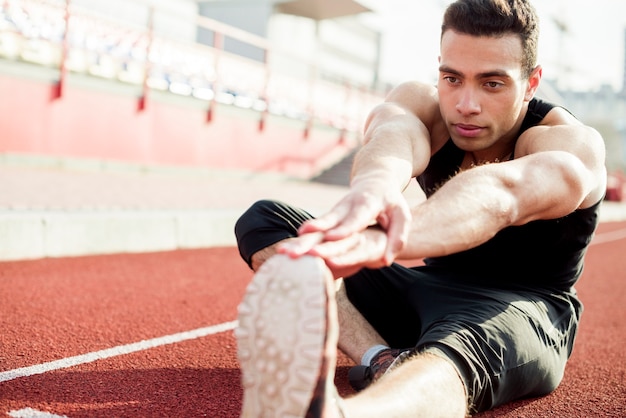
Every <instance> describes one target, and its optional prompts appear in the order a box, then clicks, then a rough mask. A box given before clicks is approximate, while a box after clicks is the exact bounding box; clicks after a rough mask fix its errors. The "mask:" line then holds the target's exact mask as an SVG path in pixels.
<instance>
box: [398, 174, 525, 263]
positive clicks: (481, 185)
mask: <svg viewBox="0 0 626 418" xmlns="http://www.w3.org/2000/svg"><path fill="white" fill-rule="evenodd" d="M477 174H478V173H477V172H475V173H471V172H470V171H467V172H464V173H461V174H459V175H457V176H456V177H454V178H453V179H451V180H450V181H448V182H447V183H446V184H445V186H443V187H441V189H439V190H438V191H437V192H436V193H435V194H433V195H432V196H431V197H430V198H429V199H428V200H426V201H424V202H423V203H420V204H418V205H416V206H414V207H413V208H412V210H411V213H412V222H411V229H410V232H409V238H408V242H407V244H406V246H405V247H404V249H403V251H402V252H401V253H400V255H399V257H398V258H401V259H416V258H424V257H436V256H443V255H448V254H452V253H455V252H459V251H463V250H467V249H470V248H473V247H476V246H478V245H480V244H482V243H484V242H486V241H487V240H489V239H491V238H492V237H493V236H494V235H495V234H496V233H497V232H498V231H500V230H501V229H503V228H504V227H506V226H509V225H511V224H512V222H513V219H515V217H516V211H517V206H516V203H515V200H514V199H513V197H512V195H511V193H510V190H508V187H507V186H506V185H505V184H503V183H502V182H501V180H499V179H498V178H496V177H490V176H479V175H477Z"/></svg>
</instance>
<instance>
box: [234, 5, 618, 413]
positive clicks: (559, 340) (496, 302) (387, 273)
mask: <svg viewBox="0 0 626 418" xmlns="http://www.w3.org/2000/svg"><path fill="white" fill-rule="evenodd" d="M537 40H538V22H537V16H536V13H535V11H534V9H533V7H532V6H531V4H530V3H529V2H528V1H527V0H458V1H456V2H454V3H452V4H451V5H450V6H449V7H448V8H447V10H446V12H445V15H444V19H443V25H442V34H441V55H440V59H439V80H438V84H437V87H436V88H435V87H432V86H430V85H425V84H420V83H406V84H403V85H401V86H399V87H397V88H396V89H395V90H393V91H392V92H391V93H390V94H389V96H388V98H387V99H386V101H385V103H383V104H381V105H380V106H378V107H377V108H375V109H374V110H373V111H372V112H371V114H370V116H369V118H368V120H367V123H366V126H365V139H364V145H363V147H362V148H361V149H360V150H359V152H358V154H357V155H356V158H355V161H354V166H353V170H352V176H351V185H350V190H349V192H348V193H347V195H346V196H345V197H344V198H343V199H342V200H340V201H339V202H338V203H337V204H336V205H335V206H334V208H333V209H332V210H330V211H329V212H328V213H326V214H325V215H323V216H321V217H319V218H317V219H313V218H312V217H311V216H310V215H309V214H308V213H306V212H305V211H303V210H301V209H297V208H293V207H290V206H289V205H286V204H284V203H280V202H272V201H260V202H257V203H256V204H255V205H253V206H252V207H251V208H250V209H249V210H248V211H247V212H246V213H245V214H244V215H243V216H242V217H241V218H240V219H239V221H238V223H237V225H236V227H235V232H236V235H237V238H238V244H239V249H240V252H241V255H242V257H243V258H244V260H245V261H246V262H247V263H248V264H249V265H250V266H251V268H252V269H253V270H255V271H256V274H255V277H254V279H253V281H252V283H251V284H250V286H249V288H248V291H247V293H246V296H245V297H244V300H243V302H242V304H241V305H240V314H239V319H240V325H239V329H238V330H237V339H238V344H239V358H240V362H241V365H242V371H243V385H244V391H245V394H244V402H243V411H242V416H243V417H292V416H295V417H304V416H306V417H327V418H338V417H344V418H355V417H356V418H366V417H375V418H380V417H428V418H433V417H463V416H465V415H466V414H469V413H474V412H476V411H483V410H487V409H490V408H493V407H495V406H498V405H501V404H503V403H505V402H509V401H511V400H514V399H518V398H523V397H531V396H541V395H545V394H548V393H550V392H551V391H552V390H554V389H555V388H556V387H557V385H558V384H559V382H560V381H561V379H562V377H563V371H564V368H565V364H566V361H567V359H568V357H569V356H570V354H571V351H572V346H573V343H574V338H575V334H576V329H577V325H578V322H579V318H580V315H581V311H582V305H581V303H580V301H579V300H578V298H577V296H576V291H575V290H574V287H573V286H574V284H575V283H576V281H577V280H578V278H579V277H580V274H581V272H582V268H583V257H584V255H585V251H586V249H587V246H588V244H589V242H590V240H591V238H592V236H593V233H594V231H595V228H596V225H597V218H598V209H599V205H600V203H601V201H602V198H603V195H604V193H605V187H606V169H605V166H604V158H605V151H604V144H603V140H602V138H601V137H600V135H599V134H598V133H597V132H596V131H595V130H593V129H591V128H589V127H587V126H585V125H583V124H582V123H580V122H579V121H578V120H577V119H575V118H574V117H573V116H572V115H571V114H569V113H568V112H567V111H565V110H564V109H562V108H559V107H556V106H554V105H552V104H549V103H546V102H543V101H541V100H539V99H536V98H534V95H535V92H536V90H537V88H538V86H539V82H540V80H541V77H542V69H541V67H540V66H538V65H537V63H536V54H537ZM413 178H416V179H417V182H418V183H419V186H420V187H421V189H422V190H423V192H424V196H425V197H424V199H422V201H420V202H418V203H416V204H415V205H413V206H412V207H409V205H408V203H407V200H406V199H405V198H404V196H403V194H402V193H403V190H404V189H405V188H406V187H407V185H408V184H409V182H410V181H415V180H412V179H413ZM277 253H278V254H277ZM396 259H424V264H425V265H420V266H416V267H413V268H407V267H403V266H401V265H399V264H396V263H394V260H396ZM333 277H334V278H335V279H338V280H337V281H335V282H334V283H333V281H332V278H333ZM340 278H343V279H340ZM335 290H336V291H335ZM337 345H338V347H339V348H340V349H341V350H342V351H344V352H345V353H346V354H347V355H348V356H349V357H350V358H352V359H353V360H354V361H355V362H357V363H358V364H360V365H359V366H356V367H355V368H354V369H353V370H351V372H350V379H351V383H352V384H353V386H354V387H355V388H356V389H357V390H359V392H358V393H356V394H355V395H353V396H350V397H347V398H345V399H341V398H340V397H339V396H338V395H337V392H336V389H335V387H334V385H333V377H334V367H335V360H336V350H337Z"/></svg>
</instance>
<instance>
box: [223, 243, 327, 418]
mask: <svg viewBox="0 0 626 418" xmlns="http://www.w3.org/2000/svg"><path fill="white" fill-rule="evenodd" d="M324 268H325V267H324V266H323V262H322V261H320V260H319V259H316V258H314V257H309V256H304V257H300V258H298V259H290V258H288V257H287V256H283V255H276V256H274V257H272V258H271V259H270V260H268V261H266V262H265V263H264V264H263V265H262V266H261V268H260V269H259V271H258V272H257V274H255V276H254V278H253V280H252V281H251V283H250V284H249V286H248V288H247V290H246V295H245V296H244V299H243V301H242V302H241V304H240V305H239V326H238V328H237V330H236V331H235V335H236V338H237V346H238V357H239V362H240V366H241V369H242V383H243V388H244V399H243V408H242V414H241V417H242V418H291V417H303V416H305V413H306V411H307V408H308V406H309V403H310V401H311V396H312V394H313V390H314V389H315V386H316V384H317V381H318V376H319V373H320V367H321V362H322V357H323V353H324V339H325V333H326V329H325V328H326V309H325V304H326V291H325V287H324V286H325V285H324V277H323V274H324V273H323V271H324V270H323V269H324Z"/></svg>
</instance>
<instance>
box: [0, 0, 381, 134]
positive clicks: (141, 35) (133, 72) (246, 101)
mask: <svg viewBox="0 0 626 418" xmlns="http://www.w3.org/2000/svg"><path fill="white" fill-rule="evenodd" d="M127 3H128V4H129V7H130V5H132V7H134V8H135V11H137V13H135V14H136V15H141V17H140V18H135V19H134V20H133V21H132V22H131V21H127V22H123V23H120V21H119V19H116V20H115V21H114V20H112V16H106V15H103V14H98V13H96V12H95V11H94V10H88V9H83V8H81V7H79V6H78V5H77V4H75V2H72V1H71V0H4V2H3V3H2V14H1V15H0V56H3V57H4V58H8V59H19V60H24V61H29V62H34V63H37V64H40V65H45V66H50V67H56V68H58V69H59V78H58V83H57V88H56V97H57V98H58V99H62V97H63V92H64V87H65V82H66V77H67V75H68V73H70V72H74V73H83V74H90V75H92V76H95V77H104V78H108V79H116V80H118V81H120V82H124V83H131V84H136V85H138V86H141V95H140V97H139V99H138V104H137V108H138V110H140V111H142V110H144V109H145V108H146V106H149V95H150V91H153V90H162V91H169V92H171V93H172V94H178V95H184V96H190V97H194V98H196V99H198V100H203V101H206V103H207V117H206V120H207V122H211V121H212V120H213V119H214V118H215V117H218V116H217V115H215V109H216V107H215V104H216V103H217V102H220V103H225V104H231V105H233V106H240V107H246V108H251V109H254V110H257V111H258V112H259V129H260V130H263V129H264V126H265V123H266V118H267V115H268V114H269V113H273V114H278V115H283V116H287V117H290V118H295V119H300V120H302V121H303V122H304V123H303V135H304V136H305V137H306V136H307V134H308V131H309V129H310V127H311V124H312V123H313V122H314V121H315V122H318V123H323V124H327V125H330V126H333V127H336V128H338V129H340V130H343V131H352V132H357V131H360V130H361V127H362V124H363V121H364V119H365V116H366V114H367V112H368V111H369V109H371V108H372V107H373V106H374V105H375V104H376V103H379V102H380V100H381V98H382V92H376V91H372V90H370V89H369V88H368V87H366V86H356V85H354V84H353V83H351V82H349V81H348V80H345V81H343V82H329V81H325V80H322V79H321V77H320V76H319V71H318V69H317V68H316V63H315V62H307V61H304V60H302V59H301V58H298V57H295V56H292V55H290V54H288V53H286V52H284V51H279V50H277V49H276V48H274V47H272V45H271V44H270V43H269V41H268V40H267V39H264V38H261V37H258V36H255V35H253V34H250V33H248V32H245V31H242V30H239V29H237V28H233V27H230V26H228V25H225V24H223V23H221V22H218V21H215V20H212V19H209V18H206V17H202V16H198V15H195V16H193V17H192V19H194V20H195V22H192V23H193V24H195V25H197V27H198V28H201V29H202V30H204V31H205V32H206V33H210V34H212V37H213V44H212V45H204V44H200V43H197V42H196V41H195V39H194V40H180V39H175V38H174V37H168V36H167V32H168V30H167V27H166V26H164V25H163V24H160V23H159V22H161V21H163V17H164V16H166V15H168V16H169V15H171V12H170V11H164V10H161V9H155V8H154V7H153V6H151V5H150V4H148V2H144V1H142V0H127ZM169 17H171V16H169ZM159 18H161V19H159ZM180 19H183V17H180ZM227 38H228V39H235V40H237V41H238V42H241V43H244V44H247V45H249V46H252V47H254V48H256V49H259V50H261V51H263V59H262V60H260V61H258V60H253V59H248V58H245V57H243V56H239V55H235V54H232V53H229V52H227V51H226V50H225V49H224V42H225V39H227ZM278 63H280V64H278ZM284 63H288V65H283V64H284Z"/></svg>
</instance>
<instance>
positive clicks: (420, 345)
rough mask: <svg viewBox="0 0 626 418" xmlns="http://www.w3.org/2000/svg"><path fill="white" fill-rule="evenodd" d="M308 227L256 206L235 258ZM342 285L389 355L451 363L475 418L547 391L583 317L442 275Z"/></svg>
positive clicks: (545, 295)
mask: <svg viewBox="0 0 626 418" xmlns="http://www.w3.org/2000/svg"><path fill="white" fill-rule="evenodd" d="M309 218H311V215H310V214H308V213H307V212H304V211H301V210H299V209H296V208H293V207H290V206H289V205H286V204H284V203H280V202H273V201H260V202H257V203H256V204H255V205H253V206H252V207H251V208H250V209H249V210H248V211H247V212H246V213H244V215H242V217H241V218H240V220H239V221H238V222H237V225H236V227H235V230H236V235H237V240H238V245H239V250H240V253H241V255H242V257H243V258H244V260H246V262H248V264H249V260H250V257H251V256H252V254H254V252H256V251H258V250H260V249H261V248H264V247H266V246H268V245H271V244H273V243H275V242H278V241H280V240H282V239H284V238H288V237H292V236H296V234H297V228H298V226H299V225H300V224H301V222H302V221H303V220H305V219H309ZM344 283H345V288H346V292H347V295H348V298H349V299H350V301H351V302H352V304H353V305H354V306H355V307H356V308H357V309H358V310H359V311H360V312H361V313H362V315H363V316H364V317H365V318H366V319H367V320H368V321H369V322H370V324H372V326H373V327H374V328H375V329H376V330H377V331H378V333H379V334H380V335H381V336H382V337H383V338H384V339H385V340H386V341H387V342H388V343H389V345H390V346H391V347H393V348H412V349H413V350H414V351H415V352H428V353H432V354H435V355H438V356H441V357H443V358H445V359H447V360H449V361H450V362H452V364H454V365H455V366H456V368H457V371H458V373H459V375H460V376H461V378H462V379H463V381H464V383H465V387H466V389H467V393H468V396H469V402H470V406H471V407H472V410H473V411H474V412H476V411H483V410H487V409H490V408H493V407H495V406H498V405H501V404H503V403H506V402H509V401H511V400H514V399H519V398H523V397H535V396H541V395H545V394H547V393H550V392H551V391H552V390H554V389H555V388H556V386H557V385H558V384H559V382H560V381H561V379H562V377H563V372H564V369H565V364H566V361H567V359H568V358H569V356H570V354H571V351H572V345H573V343H574V338H575V334H576V329H577V325H578V321H579V318H580V314H581V311H582V306H581V304H580V302H579V301H578V299H577V298H576V295H575V293H558V294H557V293H555V292H550V291H547V290H541V289H539V290H537V289H495V288H485V287H484V286H478V285H475V284H471V283H467V282H464V281H463V278H460V277H459V275H458V272H455V273H451V272H449V271H447V270H446V269H444V268H443V267H440V266H417V267H413V268H407V267H404V266H401V265H398V264H394V265H392V266H390V267H387V268H383V269H378V270H368V269H364V270H361V271H360V272H359V273H357V274H355V275H354V276H351V277H348V278H345V279H344Z"/></svg>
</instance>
